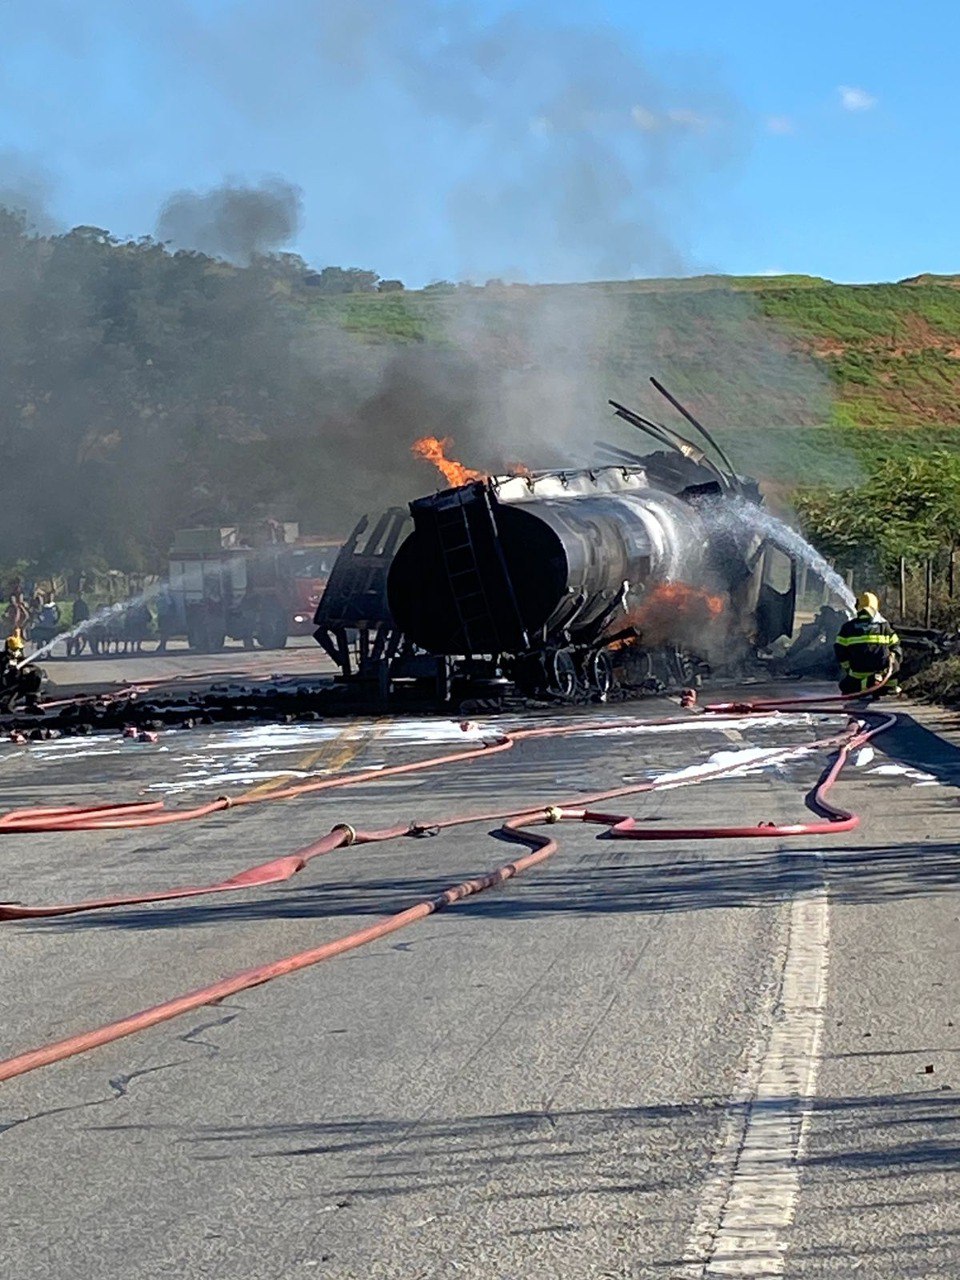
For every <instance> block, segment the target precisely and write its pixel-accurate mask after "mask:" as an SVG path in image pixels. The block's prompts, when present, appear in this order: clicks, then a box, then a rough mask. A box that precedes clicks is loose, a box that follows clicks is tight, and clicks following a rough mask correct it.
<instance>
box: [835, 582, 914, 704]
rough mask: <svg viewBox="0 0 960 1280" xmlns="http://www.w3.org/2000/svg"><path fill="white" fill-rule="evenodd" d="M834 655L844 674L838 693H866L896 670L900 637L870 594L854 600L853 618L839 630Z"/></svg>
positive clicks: (872, 594) (866, 593) (863, 593)
mask: <svg viewBox="0 0 960 1280" xmlns="http://www.w3.org/2000/svg"><path fill="white" fill-rule="evenodd" d="M833 653H834V657H835V658H836V659H837V662H838V663H839V664H840V669H841V671H842V672H843V676H842V678H841V680H840V692H841V693H866V692H867V691H868V690H870V689H872V688H873V687H874V686H875V685H878V684H880V683H881V682H882V681H883V679H884V677H885V676H886V675H887V674H888V672H889V673H890V674H891V675H893V674H894V673H895V672H896V671H897V670H898V669H899V666H900V656H901V654H900V637H899V636H898V635H897V633H896V632H895V631H894V629H893V627H891V625H890V623H889V622H888V621H887V620H886V618H885V617H884V616H883V614H882V613H881V612H880V601H879V600H878V599H877V597H876V596H875V595H874V593H873V592H872V591H864V592H862V593H861V594H860V595H859V596H857V614H856V617H854V618H848V619H847V621H846V622H845V623H844V624H843V626H842V627H841V628H840V631H839V634H838V635H837V641H836V644H835V645H834V646H833Z"/></svg>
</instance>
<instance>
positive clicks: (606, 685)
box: [588, 649, 613, 697]
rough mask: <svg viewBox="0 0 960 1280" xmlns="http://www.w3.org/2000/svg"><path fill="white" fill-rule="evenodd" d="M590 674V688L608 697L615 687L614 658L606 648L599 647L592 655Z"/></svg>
mask: <svg viewBox="0 0 960 1280" xmlns="http://www.w3.org/2000/svg"><path fill="white" fill-rule="evenodd" d="M588 675H589V679H590V688H591V689H592V690H593V691H594V692H595V693H599V694H600V695H601V697H606V695H607V694H608V693H609V692H610V690H611V689H612V688H613V659H612V658H611V657H610V654H609V653H608V652H607V651H606V649H599V650H598V651H597V652H596V653H592V654H591V655H590V661H589V663H588Z"/></svg>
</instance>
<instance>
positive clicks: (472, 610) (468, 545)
mask: <svg viewBox="0 0 960 1280" xmlns="http://www.w3.org/2000/svg"><path fill="white" fill-rule="evenodd" d="M464 496H466V497H467V498H468V500H469V506H474V505H475V504H476V502H477V501H480V502H482V503H483V504H484V510H485V514H486V516H487V519H488V520H489V525H490V528H489V536H490V539H491V542H492V548H491V550H492V552H493V554H494V556H495V558H496V562H497V565H498V567H499V568H500V571H501V573H502V574H503V580H504V587H505V594H506V596H507V598H508V599H509V601H510V603H511V605H512V606H513V610H514V613H515V615H516V619H517V624H518V629H519V631H520V633H521V634H522V635H523V638H524V644H526V631H525V630H524V629H523V626H522V623H521V622H520V615H519V610H518V609H517V602H516V597H515V596H514V593H513V584H512V583H511V581H510V577H509V574H508V573H507V566H506V564H505V562H504V559H503V550H502V548H501V547H500V538H499V535H498V533H497V526H496V523H495V522H494V519H493V512H492V511H491V510H490V500H489V497H488V496H487V495H486V494H484V495H483V496H482V497H481V498H479V499H478V498H477V497H476V496H475V495H474V494H473V493H470V492H468V493H467V494H466V495H464V493H462V492H460V493H457V494H456V495H455V497H454V498H453V499H452V500H451V502H450V503H449V505H445V506H444V507H443V508H441V510H439V511H438V512H437V517H436V521H437V523H436V530H437V537H438V540H439V543H440V554H441V556H442V557H443V564H444V568H445V569H446V572H447V579H448V581H449V583H450V588H451V592H452V594H453V603H454V608H455V609H456V611H457V618H458V619H459V622H460V628H461V631H462V633H463V640H464V646H465V651H466V652H467V653H468V654H472V653H485V652H488V651H490V650H499V649H500V648H501V647H502V638H501V636H500V634H499V628H498V627H497V620H496V616H495V614H494V612H493V610H492V609H491V608H490V601H489V598H488V596H487V591H486V587H485V585H484V580H483V575H482V573H481V572H480V566H479V564H478V561H477V548H476V544H475V542H474V535H473V532H472V530H471V528H470V519H469V515H468V509H469V507H468V503H467V502H464V500H463V499H464ZM478 627H483V629H484V630H485V631H487V632H489V635H490V638H491V640H492V641H493V643H492V644H485V643H483V637H482V636H481V635H478V634H477V629H478Z"/></svg>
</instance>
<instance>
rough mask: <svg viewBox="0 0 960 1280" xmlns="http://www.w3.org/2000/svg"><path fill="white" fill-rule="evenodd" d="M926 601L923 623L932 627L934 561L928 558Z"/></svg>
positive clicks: (925, 584) (925, 583) (925, 586)
mask: <svg viewBox="0 0 960 1280" xmlns="http://www.w3.org/2000/svg"><path fill="white" fill-rule="evenodd" d="M923 594H924V601H923V625H924V626H925V627H926V628H927V630H929V629H930V610H931V606H932V600H931V598H930V597H931V595H932V594H933V561H932V560H931V559H929V558H928V559H927V563H926V566H925V573H924V592H923Z"/></svg>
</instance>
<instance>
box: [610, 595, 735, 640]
mask: <svg viewBox="0 0 960 1280" xmlns="http://www.w3.org/2000/svg"><path fill="white" fill-rule="evenodd" d="M723 610H724V599H723V597H722V596H711V595H708V594H707V592H706V591H701V590H699V588H697V587H691V586H690V585H689V584H688V583H686V582H661V583H659V585H657V586H655V587H653V588H652V589H651V590H650V591H648V592H647V594H646V595H645V596H644V598H643V600H642V601H641V602H640V604H639V605H638V606H637V607H636V608H635V609H631V611H630V613H629V614H628V616H627V618H626V626H628V627H633V628H635V629H636V630H637V631H638V632H640V634H641V635H642V637H643V641H644V643H645V644H646V645H651V644H654V645H655V644H665V643H668V642H673V643H676V642H680V641H687V642H688V643H690V642H693V641H695V640H696V639H697V638H700V637H701V636H702V633H703V631H705V630H706V629H707V628H708V627H709V626H710V624H711V623H712V622H713V621H715V619H717V618H719V616H720V614H721V613H723Z"/></svg>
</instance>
